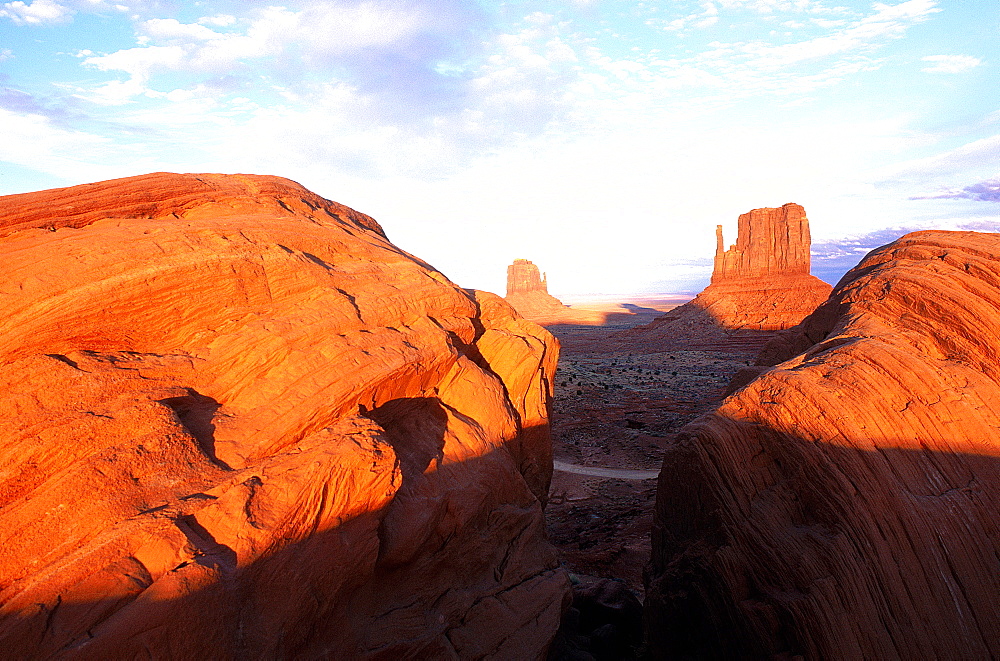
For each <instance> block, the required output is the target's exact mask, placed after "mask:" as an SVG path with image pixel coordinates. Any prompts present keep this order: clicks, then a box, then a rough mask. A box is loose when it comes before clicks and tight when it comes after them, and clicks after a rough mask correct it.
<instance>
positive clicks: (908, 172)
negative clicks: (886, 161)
mask: <svg viewBox="0 0 1000 661" xmlns="http://www.w3.org/2000/svg"><path fill="white" fill-rule="evenodd" d="M998 162H1000V134H998V135H993V136H989V137H987V138H982V139H980V140H974V141H972V142H969V143H966V144H964V145H962V146H960V147H956V148H955V149H950V150H948V151H945V152H942V153H940V154H935V155H934V156H929V157H927V158H921V159H916V160H912V161H906V162H904V163H900V164H897V165H893V166H891V167H890V168H885V169H884V170H883V171H882V172H881V174H880V176H879V181H881V182H883V183H886V182H900V181H916V182H927V181H928V180H934V179H938V178H942V177H950V176H953V175H954V174H956V173H961V172H966V171H975V170H977V169H979V168H982V167H984V166H985V167H995V165H996V163H998ZM930 197H933V195H925V196H924V197H921V198H916V199H928V198H930Z"/></svg>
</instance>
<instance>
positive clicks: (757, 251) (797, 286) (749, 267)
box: [623, 203, 831, 347]
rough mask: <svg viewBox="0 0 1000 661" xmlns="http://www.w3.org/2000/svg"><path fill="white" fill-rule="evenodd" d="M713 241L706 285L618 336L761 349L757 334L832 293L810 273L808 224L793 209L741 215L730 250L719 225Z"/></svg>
mask: <svg viewBox="0 0 1000 661" xmlns="http://www.w3.org/2000/svg"><path fill="white" fill-rule="evenodd" d="M716 240H717V247H716V251H715V266H714V268H713V271H712V282H711V284H709V286H708V287H706V288H705V289H704V290H703V291H702V292H701V293H700V294H698V296H696V297H695V298H694V300H692V301H690V302H688V303H686V304H685V305H682V306H680V307H677V308H675V309H673V310H671V311H670V312H668V313H667V314H665V315H663V316H662V317H660V318H658V319H655V320H654V321H652V322H651V323H649V324H647V325H646V326H643V327H640V328H636V329H632V330H630V331H628V332H627V333H625V334H623V337H624V338H627V339H630V340H633V341H646V342H659V343H661V344H665V345H669V344H671V343H673V342H676V341H683V342H684V343H685V344H686V345H690V343H691V341H692V340H702V341H705V342H707V343H708V344H716V345H720V346H730V345H733V344H735V345H737V346H738V345H740V344H746V343H749V344H751V345H753V344H754V343H756V346H757V347H759V346H760V344H761V343H763V342H765V341H766V340H767V337H764V336H761V335H760V333H759V332H760V331H776V330H781V329H785V328H790V327H792V326H794V325H796V324H797V323H799V322H800V321H802V319H803V318H805V316H806V315H807V314H809V313H810V312H812V311H813V310H815V309H816V306H817V305H819V304H820V303H822V302H823V301H825V300H826V297H827V296H828V295H829V294H830V289H831V287H830V285H828V284H827V283H825V282H823V281H822V280H820V279H819V278H817V277H815V276H812V275H810V274H809V265H810V257H809V246H810V244H811V239H810V236H809V220H808V219H807V218H806V212H805V209H803V208H802V207H801V206H800V205H798V204H794V203H788V204H785V205H783V206H781V207H779V208H764V209H754V210H753V211H750V212H749V213H745V214H742V215H741V216H740V217H739V234H738V236H737V239H736V243H735V244H734V245H732V246H730V247H729V249H728V250H725V249H724V244H723V240H722V226H721V225H719V226H718V227H717V228H716Z"/></svg>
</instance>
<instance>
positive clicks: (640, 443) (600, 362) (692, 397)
mask: <svg viewBox="0 0 1000 661" xmlns="http://www.w3.org/2000/svg"><path fill="white" fill-rule="evenodd" d="M576 305H579V306H580V307H583V304H580V303H577V304H576ZM574 307H575V306H574ZM656 307H657V308H659V309H655V308H653V307H652V306H637V308H639V309H640V311H639V312H638V313H636V314H629V315H620V314H616V315H613V316H611V317H609V323H608V324H606V325H604V326H567V325H560V326H550V327H549V330H550V331H552V332H553V333H554V334H555V335H556V336H557V337H558V338H559V339H560V342H561V343H562V347H563V348H562V354H561V357H560V360H559V370H558V372H557V374H556V388H555V393H556V396H555V403H554V407H553V416H552V429H553V445H554V452H555V460H556V461H558V462H562V463H564V464H571V465H573V466H584V467H597V468H612V469H624V470H630V471H636V470H639V471H651V470H652V471H658V470H659V468H660V463H661V461H662V456H663V450H664V448H666V447H668V446H669V444H670V443H671V442H672V441H673V438H674V435H675V433H676V432H677V430H678V429H680V428H681V427H682V426H684V425H685V424H687V423H688V422H690V421H691V420H693V419H695V418H696V417H698V416H699V415H701V414H702V413H705V412H707V411H709V410H711V409H712V408H714V407H715V406H716V405H717V404H718V403H719V402H720V401H721V400H722V398H723V393H724V391H725V388H726V385H727V384H728V383H729V379H730V378H731V377H732V376H733V374H735V373H736V371H737V370H738V369H739V368H740V367H743V366H745V365H747V364H749V363H750V362H752V361H753V358H754V354H755V352H750V351H742V352H741V351H733V350H729V351H704V350H702V351H689V350H676V349H675V350H671V351H659V352H657V351H649V350H648V347H643V348H640V347H629V346H628V345H622V344H621V343H615V342H611V341H608V339H607V338H608V336H609V335H611V334H612V333H614V332H616V331H618V330H622V329H623V328H629V327H632V326H636V325H640V324H644V323H647V322H648V321H649V320H651V319H652V318H653V317H655V316H656V315H658V314H661V312H662V311H663V310H664V309H669V307H670V306H669V305H657V306H656ZM629 477H636V476H635V475H629ZM655 496H656V479H655V478H651V479H645V480H636V479H622V478H621V477H617V476H616V477H601V476H597V475H581V474H578V473H577V472H567V471H564V470H561V471H556V472H555V474H554V476H553V479H552V487H551V490H550V498H549V505H548V507H547V508H546V522H547V525H548V530H549V535H550V538H551V539H552V541H553V543H554V544H555V545H556V547H557V548H558V549H559V550H560V552H561V554H562V558H563V562H564V563H565V565H566V567H567V569H569V570H570V571H571V572H573V573H576V574H585V575H589V576H597V577H602V578H616V579H620V580H622V581H624V582H625V583H626V585H627V586H628V587H629V588H630V589H632V590H633V591H634V592H635V593H636V594H638V595H640V596H641V595H642V594H643V584H642V570H643V566H644V565H645V563H646V562H647V560H648V558H649V549H650V546H649V531H650V525H651V523H652V512H653V504H654V500H655Z"/></svg>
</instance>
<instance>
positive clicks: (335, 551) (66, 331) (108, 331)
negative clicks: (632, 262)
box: [0, 173, 568, 659]
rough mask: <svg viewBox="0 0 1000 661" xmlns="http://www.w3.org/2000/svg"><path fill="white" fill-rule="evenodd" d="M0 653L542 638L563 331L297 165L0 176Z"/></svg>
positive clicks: (357, 649)
mask: <svg viewBox="0 0 1000 661" xmlns="http://www.w3.org/2000/svg"><path fill="white" fill-rule="evenodd" d="M0 236H2V238H0V255H2V259H0V309H3V311H4V315H3V317H2V319H0V508H2V509H0V522H2V525H0V548H2V549H3V553H2V554H0V603H2V604H3V605H2V611H0V645H2V649H3V650H4V651H3V655H5V656H9V657H10V658H49V657H59V656H72V657H73V658H93V659H109V658H146V657H147V656H151V657H153V658H173V659H209V658H211V659H227V658H229V659H244V658H261V659H276V658H337V659H348V658H351V659H353V658H361V659H365V658H372V659H374V658H379V659H383V658H487V657H489V658H541V657H543V656H544V654H545V650H546V648H547V646H548V644H549V641H550V640H551V638H552V636H553V635H554V633H555V630H556V628H557V626H558V620H559V617H560V611H561V606H562V603H563V600H564V599H565V598H566V596H567V594H568V589H567V585H568V582H567V579H566V577H565V574H564V573H563V572H562V570H560V569H558V568H557V561H556V557H555V553H554V551H553V549H552V548H551V547H550V546H549V544H548V543H547V542H546V540H545V536H544V531H543V519H542V514H541V504H540V503H541V501H543V500H544V498H545V494H546V493H547V490H548V484H549V480H550V477H551V470H552V463H551V443H550V437H549V429H548V419H549V406H550V399H551V392H552V376H553V373H554V371H555V367H556V361H557V351H558V350H557V345H556V343H555V341H554V340H553V338H552V336H551V335H549V333H548V332H546V331H545V330H544V329H542V328H540V327H538V326H536V325H535V324H533V323H530V322H527V321H524V320H522V319H520V318H519V317H518V316H517V315H516V314H515V313H514V312H513V310H512V309H511V308H510V307H509V306H508V305H507V304H506V303H504V302H503V300H502V299H500V298H499V297H497V296H494V295H492V294H486V293H483V292H475V291H470V290H464V289H462V288H459V287H457V286H456V285H454V284H452V283H451V282H450V281H449V280H448V279H447V278H445V277H444V276H443V275H442V274H440V273H439V272H437V271H436V270H434V269H433V268H431V267H430V266H428V265H427V264H425V263H423V262H421V261H420V260H419V259H416V258H415V257H413V256H411V255H408V254H407V253H405V252H403V251H401V250H399V249H398V248H396V247H395V246H394V245H393V244H391V243H390V242H389V241H388V240H387V239H386V237H385V235H384V234H383V232H382V230H381V228H380V227H379V225H378V224H377V223H376V222H375V221H374V220H372V219H371V218H369V217H367V216H365V215H363V214H360V213H357V212H355V211H353V210H351V209H348V208H347V207H344V206H341V205H339V204H336V203H333V202H330V201H328V200H325V199H323V198H321V197H319V196H317V195H315V194H313V193H311V192H309V191H307V190H305V189H304V188H302V187H301V186H299V185H298V184H295V183H294V182H291V181H288V180H285V179H281V178H277V177H263V176H242V175H177V174H166V173H160V174H152V175H146V176H141V177H133V178H129V179H121V180H115V181H109V182H102V183H98V184H91V185H87V186H76V187H73V188H66V189H58V190H51V191H43V192H39V193H30V194H25V195H13V196H7V197H4V198H0Z"/></svg>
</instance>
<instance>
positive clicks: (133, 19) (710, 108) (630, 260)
mask: <svg viewBox="0 0 1000 661" xmlns="http://www.w3.org/2000/svg"><path fill="white" fill-rule="evenodd" d="M976 5H978V6H976ZM998 37H1000V4H997V3H992V2H991V3H969V2H959V1H958V0H906V1H903V2H899V1H890V2H885V3H878V2H876V3H871V2H858V1H855V0H840V1H831V2H825V1H817V0H697V1H683V0H681V1H676V2H669V3H661V2H650V1H639V2H636V1H632V2H625V1H624V0H535V1H533V2H530V3H529V2H524V1H510V2H501V1H486V0H480V1H472V0H464V1H462V0H434V1H426V0H425V1H424V2H416V1H411V0H394V1H392V2H389V1H388V0H334V1H328V2H311V1H307V0H302V1H295V2H281V1H280V0H277V1H276V2H274V3H256V2H236V1H235V0H205V1H201V2H174V1H171V0H134V1H131V0H122V2H120V3H118V2H113V1H105V0H23V1H14V2H2V1H0V120H2V123H3V127H4V130H3V135H4V139H3V140H0V194H10V193H19V192H26V191H29V190H38V189H43V188H52V187H58V186H68V185H74V184H80V183H86V182H91V181H99V180H102V179H109V178H115V177H124V176H131V175H136V174H143V173H146V172H154V171H175V172H231V173H235V172H246V173H257V174H274V175H280V176H284V177H288V178H290V179H294V180H296V181H298V182H300V183H302V184H303V185H305V186H307V187H308V188H310V189H311V190H313V191H315V192H317V193H319V194H320V195H323V196H325V197H328V198H330V199H333V200H336V201H338V202H341V203H344V204H347V205H350V206H352V207H354V208H356V209H358V210H359V211H362V212H364V213H367V214H369V215H371V216H373V217H375V218H376V219H377V220H378V221H379V222H380V223H381V224H382V225H383V226H384V227H385V229H386V231H387V233H388V234H389V237H390V238H391V239H392V240H393V241H394V242H395V243H396V244H397V245H399V246H400V247H402V248H403V249H405V250H407V251H409V252H412V253H414V254H415V255H418V256H420V257H421V258H423V259H425V260H427V261H428V262H430V263H431V264H434V265H435V266H436V267H437V268H439V269H441V270H442V271H443V272H444V273H445V274H446V275H447V276H448V277H450V278H452V279H453V280H454V281H456V282H457V283H459V284H461V285H463V286H467V287H477V288H481V289H488V290H491V291H496V292H499V293H503V291H504V278H505V275H506V265H507V264H509V263H510V262H511V261H513V259H515V258H519V257H521V258H527V259H531V260H532V261H533V262H535V263H536V264H538V265H539V267H540V268H541V269H542V270H544V271H546V272H547V273H548V276H549V288H550V290H551V291H552V292H553V293H555V294H557V295H559V294H564V295H582V294H600V293H616V294H626V293H637V294H638V293H643V292H669V291H695V290H697V289H698V288H700V286H701V285H703V284H704V283H705V282H706V281H707V278H708V275H709V273H710V271H711V262H712V254H713V252H714V241H715V233H714V228H715V225H717V224H722V225H724V227H725V232H726V240H727V242H729V243H732V242H733V241H735V238H736V237H735V231H736V230H735V226H736V218H737V216H738V215H739V214H740V213H744V212H746V211H749V210H750V209H752V208H757V207H765V206H770V207H773V206H780V205H781V204H784V203H786V202H797V203H799V204H802V205H803V206H804V207H805V208H806V212H807V214H808V216H809V219H810V222H811V227H812V234H813V240H814V257H813V270H814V273H816V274H817V275H819V276H820V277H823V278H825V279H827V280H830V281H834V282H835V281H836V279H837V278H839V275H840V274H841V273H843V271H844V270H846V269H847V268H849V267H850V266H852V265H853V264H854V263H856V262H857V261H858V259H860V258H861V257H862V256H863V255H864V254H865V253H866V252H867V251H868V250H870V249H871V248H873V247H875V246H877V245H881V244H883V243H886V242H887V241H889V240H892V239H893V238H895V237H896V236H899V235H901V234H903V233H905V232H906V231H909V230H913V229H931V228H939V229H976V230H981V231H998V230H1000V214H998V209H1000V206H998V203H1000V93H998V92H997V85H996V82H995V81H996V80H998V79H1000V75H998V72H997V56H998V50H1000V49H998V43H1000V39H998Z"/></svg>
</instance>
